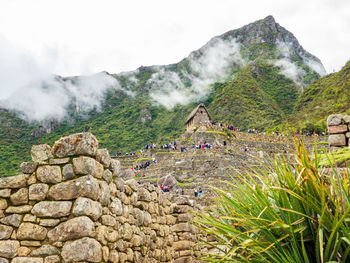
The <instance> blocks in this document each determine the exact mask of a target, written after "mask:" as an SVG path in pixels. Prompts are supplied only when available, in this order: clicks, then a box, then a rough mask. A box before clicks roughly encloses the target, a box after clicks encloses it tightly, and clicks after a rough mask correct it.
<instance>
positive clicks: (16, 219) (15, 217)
mask: <svg viewBox="0 0 350 263" xmlns="http://www.w3.org/2000/svg"><path fill="white" fill-rule="evenodd" d="M21 221H22V215H19V214H12V215H9V216H6V217H4V218H2V219H1V220H0V222H1V223H2V224H5V225H9V226H14V227H19V225H20V224H21Z"/></svg>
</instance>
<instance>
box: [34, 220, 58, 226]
mask: <svg viewBox="0 0 350 263" xmlns="http://www.w3.org/2000/svg"><path fill="white" fill-rule="evenodd" d="M60 222H61V221H60V220H59V219H40V222H39V225H41V226H48V227H54V226H57V225H58V224H59V223H60Z"/></svg>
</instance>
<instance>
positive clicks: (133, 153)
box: [114, 152, 136, 157]
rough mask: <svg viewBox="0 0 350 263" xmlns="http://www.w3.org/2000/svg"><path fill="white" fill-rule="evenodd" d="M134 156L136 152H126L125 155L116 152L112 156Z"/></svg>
mask: <svg viewBox="0 0 350 263" xmlns="http://www.w3.org/2000/svg"><path fill="white" fill-rule="evenodd" d="M133 155H136V152H126V153H124V154H123V153H121V152H117V153H115V154H114V156H116V157H122V156H133Z"/></svg>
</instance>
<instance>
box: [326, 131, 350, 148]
mask: <svg viewBox="0 0 350 263" xmlns="http://www.w3.org/2000/svg"><path fill="white" fill-rule="evenodd" d="M328 143H329V146H345V145H346V140H345V135H344V134H333V135H329V137H328Z"/></svg>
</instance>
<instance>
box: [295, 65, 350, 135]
mask: <svg viewBox="0 0 350 263" xmlns="http://www.w3.org/2000/svg"><path fill="white" fill-rule="evenodd" d="M349 95H350V61H348V62H347V63H346V64H345V66H344V67H343V68H342V69H341V70H340V71H339V72H336V73H332V74H329V75H326V76H324V77H322V78H320V79H318V80H316V81H315V82H313V83H311V84H310V85H309V86H308V87H307V88H306V89H305V90H304V92H303V93H302V94H301V95H300V97H299V99H298V102H297V104H296V107H295V113H294V114H293V115H291V116H290V117H289V119H288V123H293V125H294V126H296V127H298V128H301V129H305V130H309V131H312V130H316V131H325V129H326V120H327V117H328V116H329V115H330V114H335V113H341V114H344V113H345V114H348V115H349V114H350V99H349Z"/></svg>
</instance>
